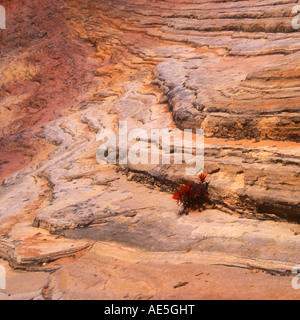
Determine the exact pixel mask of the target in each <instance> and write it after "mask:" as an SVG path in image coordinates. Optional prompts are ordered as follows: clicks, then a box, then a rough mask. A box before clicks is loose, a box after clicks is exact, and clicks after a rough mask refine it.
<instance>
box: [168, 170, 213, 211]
mask: <svg viewBox="0 0 300 320" xmlns="http://www.w3.org/2000/svg"><path fill="white" fill-rule="evenodd" d="M206 177H207V175H205V174H203V173H202V174H200V176H199V177H198V178H199V182H191V181H187V182H186V183H185V184H184V185H183V186H181V187H180V189H179V190H178V191H176V192H175V193H174V194H173V199H174V200H176V202H177V204H178V205H181V206H182V207H183V208H182V210H181V211H180V212H179V215H184V214H188V213H189V212H190V211H202V210H203V209H205V206H206V204H209V203H210V200H209V193H208V185H209V183H208V182H205V179H206Z"/></svg>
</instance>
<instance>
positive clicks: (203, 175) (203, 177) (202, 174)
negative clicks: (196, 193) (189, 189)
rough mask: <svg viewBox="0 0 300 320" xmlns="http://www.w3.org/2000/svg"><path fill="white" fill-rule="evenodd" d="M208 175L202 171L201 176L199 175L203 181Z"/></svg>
mask: <svg viewBox="0 0 300 320" xmlns="http://www.w3.org/2000/svg"><path fill="white" fill-rule="evenodd" d="M206 177H207V174H204V173H201V174H200V176H199V179H200V180H201V182H202V183H203V182H204V181H205V179H206Z"/></svg>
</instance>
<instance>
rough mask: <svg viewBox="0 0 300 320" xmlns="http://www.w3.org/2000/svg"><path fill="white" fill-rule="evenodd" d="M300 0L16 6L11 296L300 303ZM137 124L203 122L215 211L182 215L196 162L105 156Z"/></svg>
mask: <svg viewBox="0 0 300 320" xmlns="http://www.w3.org/2000/svg"><path fill="white" fill-rule="evenodd" d="M295 4H297V2H296V1H290V0H284V1H282V0H281V1H275V0H264V1H214V2H210V1H200V0H197V1H192V2H188V1H184V0H181V1H176V2H174V1H168V0H167V1H162V0H161V1H160V0H157V1H151V2H149V1H144V0H138V1H136V0H135V1H133V0H128V1H121V0H114V1H96V0H89V1H84V2H83V1H79V0H58V1H54V2H53V1H50V0H42V1H35V0H33V1H27V0H25V1H22V2H20V1H17V0H10V1H8V0H3V1H2V2H1V5H3V6H5V8H6V10H7V29H6V30H0V50H1V59H0V72H1V80H0V185H1V187H0V257H2V258H3V259H5V260H7V261H8V264H9V266H8V264H6V265H5V266H6V269H7V272H8V274H9V287H8V289H7V290H6V291H5V292H1V293H0V298H2V297H3V298H4V299H8V298H9V297H12V298H13V297H15V298H20V299H29V298H34V299H69V298H75V299H82V298H92V299H107V298H109V299H166V298H170V299H173V298H174V299H178V298H186V299H205V298H210V299H211V298H213V299H215V298H216V299H222V298H223V299H226V298H227V299H228V298H229V299H249V298H250V299H255V298H257V299H270V298H276V299H280V298H283V299H298V298H299V294H298V292H297V291H296V290H293V289H292V287H291V270H292V268H293V267H294V266H295V265H297V264H299V260H300V256H299V250H298V248H299V245H300V238H299V234H300V228H299V219H300V218H299V217H300V216H299V214H300V213H299V203H300V179H299V159H300V151H299V150H300V149H299V136H300V132H299V130H300V129H299V128H300V127H299V120H300V118H299V102H300V91H299V75H300V73H299V72H300V71H299V66H298V65H299V61H300V42H299V31H296V30H294V29H293V28H292V26H291V20H292V18H293V14H292V13H291V11H292V8H293V6H294V5H295ZM120 120H126V121H127V123H128V128H129V129H132V128H142V129H144V130H146V131H147V132H150V130H151V129H154V128H155V129H162V128H168V129H169V130H170V132H174V133H175V132H177V131H176V128H179V129H184V128H188V129H200V128H201V129H204V133H205V168H204V170H205V172H206V173H208V181H209V182H210V197H211V200H212V205H211V207H210V208H208V210H206V211H205V212H203V213H201V214H192V215H189V216H183V217H179V216H178V215H177V213H178V211H179V208H178V207H177V206H176V203H174V201H173V199H172V194H171V191H172V190H173V189H174V188H176V187H177V186H179V185H180V183H181V182H183V181H184V180H186V179H190V177H187V176H186V175H185V166H178V165H177V166H176V165H139V164H138V165H133V164H128V165H126V166H125V165H123V166H118V165H100V164H99V163H97V161H96V151H97V148H98V147H99V144H100V143H99V142H97V141H96V133H97V132H98V131H99V130H101V129H104V128H107V129H112V130H114V131H115V132H116V131H117V130H118V122H119V121H120ZM146 144H147V145H148V141H146ZM172 156H174V154H172ZM116 255H117V256H118V257H117V258H116ZM199 261H200V262H199ZM1 263H2V261H1ZM216 265H218V266H216ZM16 268H17V269H22V270H23V271H22V273H21V274H18V273H16V272H15V271H14V270H13V269H16ZM161 270H163V272H161ZM199 270H200V271H199ZM31 271H40V272H41V276H40V277H38V278H36V279H34V278H35V276H34V274H32V273H31ZM49 271H51V274H50V273H48V272H49ZM170 274H172V275H174V277H173V276H172V277H170V276H169V275H170ZM200 274H201V275H203V276H200ZM18 277H21V278H22V279H23V280H22V281H23V287H22V288H17V287H16V281H18ZM220 277H221V278H222V279H223V282H222V283H223V285H222V286H221V287H220V286H219V283H220ZM198 278H199V279H198ZM200 278H201V279H202V280H201V279H200ZM33 279H34V280H33ZM78 279H81V280H82V281H81V282H80V283H79V282H78ZM116 279H117V280H116ZM128 279H130V281H128ZM195 279H196V280H195ZM200 280H201V281H200ZM185 282H187V283H188V284H187V285H185V286H182V287H179V288H178V287H176V285H177V284H178V283H185ZM31 283H33V286H32V288H31ZM74 283H75V284H74ZM262 283H263V285H262ZM76 284H77V286H76ZM278 287H280V288H281V289H282V290H280V292H278V290H277V289H278ZM76 288H77V289H76Z"/></svg>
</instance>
